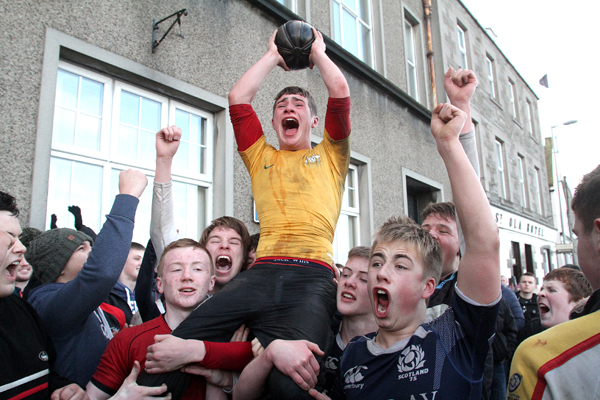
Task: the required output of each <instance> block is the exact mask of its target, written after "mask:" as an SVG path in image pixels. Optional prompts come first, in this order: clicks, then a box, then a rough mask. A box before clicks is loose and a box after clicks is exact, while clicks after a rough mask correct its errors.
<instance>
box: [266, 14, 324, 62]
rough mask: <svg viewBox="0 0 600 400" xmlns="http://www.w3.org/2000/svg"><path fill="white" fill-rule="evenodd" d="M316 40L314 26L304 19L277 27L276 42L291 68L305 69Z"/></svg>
mask: <svg viewBox="0 0 600 400" xmlns="http://www.w3.org/2000/svg"><path fill="white" fill-rule="evenodd" d="M314 41H315V34H314V33H313V31H312V27H311V26H310V25H309V24H307V23H306V22H304V21H288V22H286V23H285V24H283V25H281V26H280V27H279V28H278V29H277V35H276V36H275V44H276V45H277V50H278V51H279V54H281V56H282V57H283V60H284V61H285V63H286V65H287V66H288V67H289V69H295V70H298V69H304V68H306V67H308V66H309V65H310V62H309V61H308V57H309V56H310V49H311V47H312V44H313V42H314Z"/></svg>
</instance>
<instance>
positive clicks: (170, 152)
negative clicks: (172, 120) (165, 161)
mask: <svg viewBox="0 0 600 400" xmlns="http://www.w3.org/2000/svg"><path fill="white" fill-rule="evenodd" d="M180 140H181V129H180V128H179V127H177V126H175V125H172V126H167V127H166V128H162V129H161V130H160V131H158V132H156V157H158V158H173V157H174V156H175V153H177V149H178V148H179V143H180Z"/></svg>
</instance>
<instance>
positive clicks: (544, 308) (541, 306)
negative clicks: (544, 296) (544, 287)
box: [538, 303, 550, 316]
mask: <svg viewBox="0 0 600 400" xmlns="http://www.w3.org/2000/svg"><path fill="white" fill-rule="evenodd" d="M538 308H539V309H540V315H541V316H543V315H546V314H548V313H549V312H550V307H548V306H547V305H545V304H543V303H540V304H538Z"/></svg>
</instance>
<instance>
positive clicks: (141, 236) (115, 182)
mask: <svg viewBox="0 0 600 400" xmlns="http://www.w3.org/2000/svg"><path fill="white" fill-rule="evenodd" d="M121 171H122V170H120V169H115V168H112V169H111V171H110V196H109V200H108V201H109V203H110V207H112V203H113V202H114V201H115V197H116V196H117V194H119V175H120V174H121ZM146 178H148V183H149V184H151V182H152V180H153V179H154V178H153V177H152V176H148V175H146ZM149 186H150V185H149ZM151 213H152V190H148V187H146V190H144V193H142V196H141V197H140V202H139V203H138V206H137V210H136V212H135V226H134V228H133V238H132V241H133V242H137V243H140V244H142V245H144V246H145V245H146V243H147V242H148V239H149V232H150V217H151ZM102 223H104V221H102Z"/></svg>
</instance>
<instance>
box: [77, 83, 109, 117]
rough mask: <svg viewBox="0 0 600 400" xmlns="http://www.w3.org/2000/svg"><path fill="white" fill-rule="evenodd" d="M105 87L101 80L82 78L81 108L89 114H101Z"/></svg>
mask: <svg viewBox="0 0 600 400" xmlns="http://www.w3.org/2000/svg"><path fill="white" fill-rule="evenodd" d="M103 89H104V85H103V84H101V83H100V82H96V81H92V80H90V79H86V78H81V94H80V101H79V109H80V110H81V111H83V112H85V113H88V114H92V115H96V116H101V115H102V91H103Z"/></svg>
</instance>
